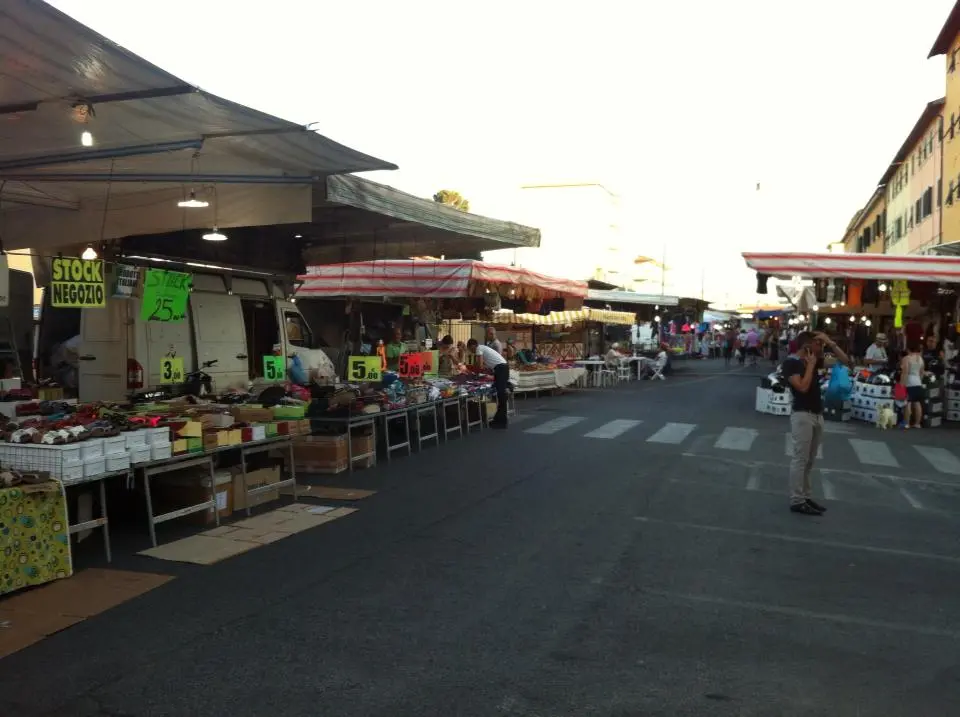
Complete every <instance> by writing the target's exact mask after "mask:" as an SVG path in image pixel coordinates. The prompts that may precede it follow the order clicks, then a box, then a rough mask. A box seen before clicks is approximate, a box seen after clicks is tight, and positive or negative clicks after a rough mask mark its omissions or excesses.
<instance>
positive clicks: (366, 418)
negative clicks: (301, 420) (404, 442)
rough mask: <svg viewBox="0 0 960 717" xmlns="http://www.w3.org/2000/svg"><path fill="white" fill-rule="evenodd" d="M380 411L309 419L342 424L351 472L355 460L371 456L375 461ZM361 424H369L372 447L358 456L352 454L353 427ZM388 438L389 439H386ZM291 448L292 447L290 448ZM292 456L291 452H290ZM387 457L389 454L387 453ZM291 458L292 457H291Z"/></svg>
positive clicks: (332, 424)
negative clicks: (343, 416)
mask: <svg viewBox="0 0 960 717" xmlns="http://www.w3.org/2000/svg"><path fill="white" fill-rule="evenodd" d="M381 415H382V414H381V413H361V414H358V415H356V416H350V417H348V418H335V417H329V418H316V417H314V418H311V419H310V420H311V421H313V422H315V423H323V424H326V425H330V426H342V427H343V428H344V429H345V430H346V436H347V471H348V472H349V473H353V464H354V462H356V461H362V460H364V459H365V458H373V461H374V463H376V461H377V419H379V418H380V416H381ZM363 426H370V429H371V430H372V431H373V448H372V449H371V451H370V452H368V453H361V454H360V455H358V456H355V455H353V433H352V431H353V429H354V428H362V427H363ZM388 440H389V439H388ZM291 450H292V448H291ZM291 456H292V453H291ZM388 458H389V454H388ZM291 459H292V458H291Z"/></svg>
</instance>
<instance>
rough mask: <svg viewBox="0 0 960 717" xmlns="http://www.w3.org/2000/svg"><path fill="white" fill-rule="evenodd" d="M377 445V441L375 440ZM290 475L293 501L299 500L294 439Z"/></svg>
mask: <svg viewBox="0 0 960 717" xmlns="http://www.w3.org/2000/svg"><path fill="white" fill-rule="evenodd" d="M374 445H376V442H374ZM289 449H290V477H291V478H293V502H294V503H296V502H297V466H296V464H295V463H294V462H293V441H290V445H289Z"/></svg>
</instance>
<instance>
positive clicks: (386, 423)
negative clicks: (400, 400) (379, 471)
mask: <svg viewBox="0 0 960 717" xmlns="http://www.w3.org/2000/svg"><path fill="white" fill-rule="evenodd" d="M383 446H384V448H386V449H387V463H390V454H391V453H393V451H391V450H390V419H389V418H387V417H386V416H383Z"/></svg>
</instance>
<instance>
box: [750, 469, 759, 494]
mask: <svg viewBox="0 0 960 717" xmlns="http://www.w3.org/2000/svg"><path fill="white" fill-rule="evenodd" d="M747 490H760V470H759V469H758V468H757V467H756V466H750V477H749V478H748V479H747Z"/></svg>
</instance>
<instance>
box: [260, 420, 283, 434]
mask: <svg viewBox="0 0 960 717" xmlns="http://www.w3.org/2000/svg"><path fill="white" fill-rule="evenodd" d="M263 427H264V428H266V429H267V438H273V437H275V436H277V435H279V433H280V431H279V429H278V428H277V423H276V421H270V422H269V423H265V424H263Z"/></svg>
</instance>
